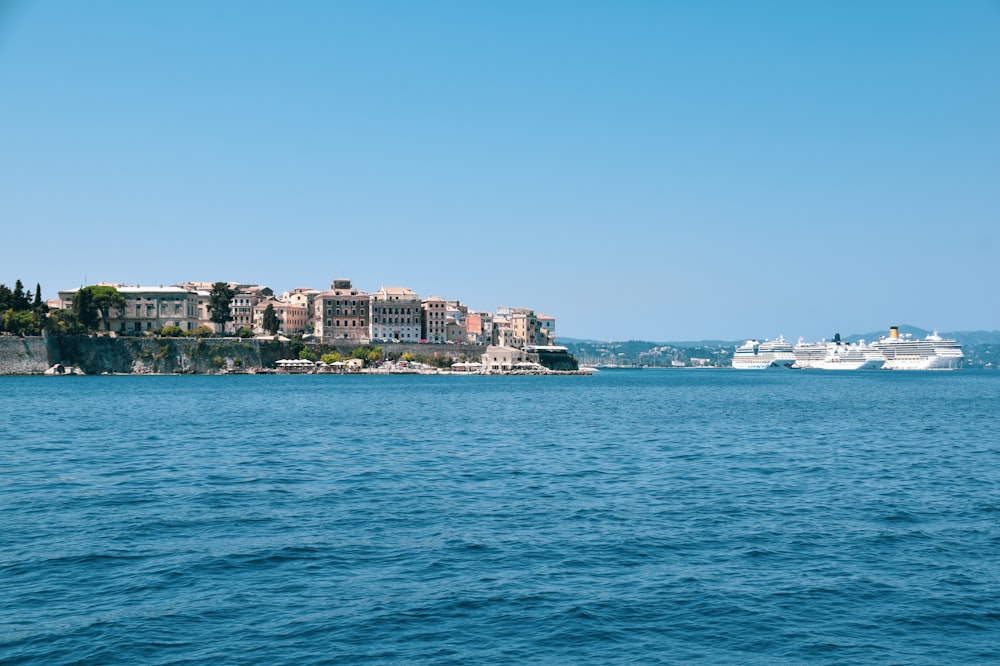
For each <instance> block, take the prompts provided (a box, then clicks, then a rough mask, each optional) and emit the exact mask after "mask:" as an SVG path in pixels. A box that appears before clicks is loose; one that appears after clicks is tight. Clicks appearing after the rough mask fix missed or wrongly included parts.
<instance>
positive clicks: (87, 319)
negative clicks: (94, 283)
mask: <svg viewBox="0 0 1000 666" xmlns="http://www.w3.org/2000/svg"><path fill="white" fill-rule="evenodd" d="M73 315H74V316H75V317H76V320H77V321H78V322H80V325H81V326H83V328H84V330H86V331H92V330H94V329H95V328H97V306H96V305H94V292H93V291H92V290H91V289H90V287H81V288H80V289H78V290H77V292H76V294H74V295H73Z"/></svg>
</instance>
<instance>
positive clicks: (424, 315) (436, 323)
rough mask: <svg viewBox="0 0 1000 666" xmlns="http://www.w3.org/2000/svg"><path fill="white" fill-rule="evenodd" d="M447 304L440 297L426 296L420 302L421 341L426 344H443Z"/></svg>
mask: <svg viewBox="0 0 1000 666" xmlns="http://www.w3.org/2000/svg"><path fill="white" fill-rule="evenodd" d="M447 309H448V303H447V301H445V300H444V299H443V298H441V297H440V296H428V297H427V298H425V299H424V300H422V301H420V310H421V339H422V340H426V341H427V342H445V341H446V340H447V337H446V336H447V332H446V325H447V320H448V314H447Z"/></svg>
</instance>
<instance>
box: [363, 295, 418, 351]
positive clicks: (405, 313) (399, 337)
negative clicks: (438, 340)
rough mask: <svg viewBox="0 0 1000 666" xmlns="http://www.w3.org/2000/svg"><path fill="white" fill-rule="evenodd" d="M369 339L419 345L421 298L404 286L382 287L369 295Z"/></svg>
mask: <svg viewBox="0 0 1000 666" xmlns="http://www.w3.org/2000/svg"><path fill="white" fill-rule="evenodd" d="M371 320H372V323H371V336H370V337H371V340H372V341H375V342H377V341H383V342H384V341H393V342H418V341H419V340H420V339H421V338H420V296H418V295H417V294H416V292H414V291H413V290H412V289H407V288H406V287H382V288H381V289H379V290H378V291H376V292H375V293H373V294H372V302H371Z"/></svg>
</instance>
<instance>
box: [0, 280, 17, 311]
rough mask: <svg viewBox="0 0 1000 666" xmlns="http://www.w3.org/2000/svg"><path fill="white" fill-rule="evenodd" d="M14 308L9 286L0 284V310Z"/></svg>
mask: <svg viewBox="0 0 1000 666" xmlns="http://www.w3.org/2000/svg"><path fill="white" fill-rule="evenodd" d="M13 309H14V294H13V292H11V290H10V287H8V286H7V285H5V284H0V312H6V311H7V310H13Z"/></svg>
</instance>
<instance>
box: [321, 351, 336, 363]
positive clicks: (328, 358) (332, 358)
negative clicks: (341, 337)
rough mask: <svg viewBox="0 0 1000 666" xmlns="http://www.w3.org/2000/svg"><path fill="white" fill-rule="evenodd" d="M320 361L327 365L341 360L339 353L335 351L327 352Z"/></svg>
mask: <svg viewBox="0 0 1000 666" xmlns="http://www.w3.org/2000/svg"><path fill="white" fill-rule="evenodd" d="M319 360H320V361H322V362H323V363H327V364H329V363H336V362H337V361H339V360H340V354H339V353H337V352H335V351H332V352H327V353H326V354H323V355H322V356H320V357H319Z"/></svg>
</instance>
